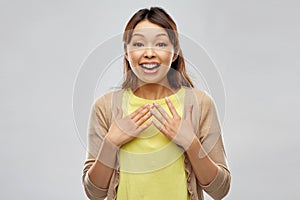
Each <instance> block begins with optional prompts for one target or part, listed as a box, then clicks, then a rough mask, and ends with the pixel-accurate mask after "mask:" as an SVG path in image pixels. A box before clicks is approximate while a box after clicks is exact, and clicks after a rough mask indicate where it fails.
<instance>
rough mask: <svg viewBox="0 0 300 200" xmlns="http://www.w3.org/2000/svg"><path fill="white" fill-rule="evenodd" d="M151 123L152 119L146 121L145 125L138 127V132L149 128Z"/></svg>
mask: <svg viewBox="0 0 300 200" xmlns="http://www.w3.org/2000/svg"><path fill="white" fill-rule="evenodd" d="M151 124H152V120H150V121H149V122H147V123H145V124H144V125H143V126H140V127H139V128H138V132H139V133H141V132H142V131H144V130H145V129H146V128H148V127H149V126H150V125H151Z"/></svg>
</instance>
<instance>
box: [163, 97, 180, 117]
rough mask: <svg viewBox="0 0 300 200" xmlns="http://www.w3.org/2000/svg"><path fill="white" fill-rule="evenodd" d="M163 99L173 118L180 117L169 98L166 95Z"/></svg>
mask: <svg viewBox="0 0 300 200" xmlns="http://www.w3.org/2000/svg"><path fill="white" fill-rule="evenodd" d="M165 101H166V102H167V106H168V108H169V110H170V112H171V113H172V116H173V118H178V117H180V116H179V115H178V113H177V111H176V109H175V107H174V105H173V104H172V102H171V101H170V99H169V98H168V97H166V98H165Z"/></svg>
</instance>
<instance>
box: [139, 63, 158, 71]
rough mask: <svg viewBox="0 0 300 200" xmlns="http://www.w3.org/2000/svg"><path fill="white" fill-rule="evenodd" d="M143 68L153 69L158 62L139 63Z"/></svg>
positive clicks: (156, 66)
mask: <svg viewBox="0 0 300 200" xmlns="http://www.w3.org/2000/svg"><path fill="white" fill-rule="evenodd" d="M140 66H141V67H142V68H143V69H148V70H153V69H156V68H158V67H159V66H160V64H157V63H154V64H141V65H140Z"/></svg>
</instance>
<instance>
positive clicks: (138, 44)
mask: <svg viewBox="0 0 300 200" xmlns="http://www.w3.org/2000/svg"><path fill="white" fill-rule="evenodd" d="M133 46H134V47H142V46H143V43H141V42H135V43H133Z"/></svg>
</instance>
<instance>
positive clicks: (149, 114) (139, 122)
mask: <svg viewBox="0 0 300 200" xmlns="http://www.w3.org/2000/svg"><path fill="white" fill-rule="evenodd" d="M151 116H152V114H151V112H149V111H148V113H146V114H145V115H144V116H142V117H141V118H140V119H139V120H138V121H136V122H135V123H136V124H137V125H138V126H140V125H142V124H143V123H144V122H145V121H147V120H148V119H149V118H150V117H151Z"/></svg>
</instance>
